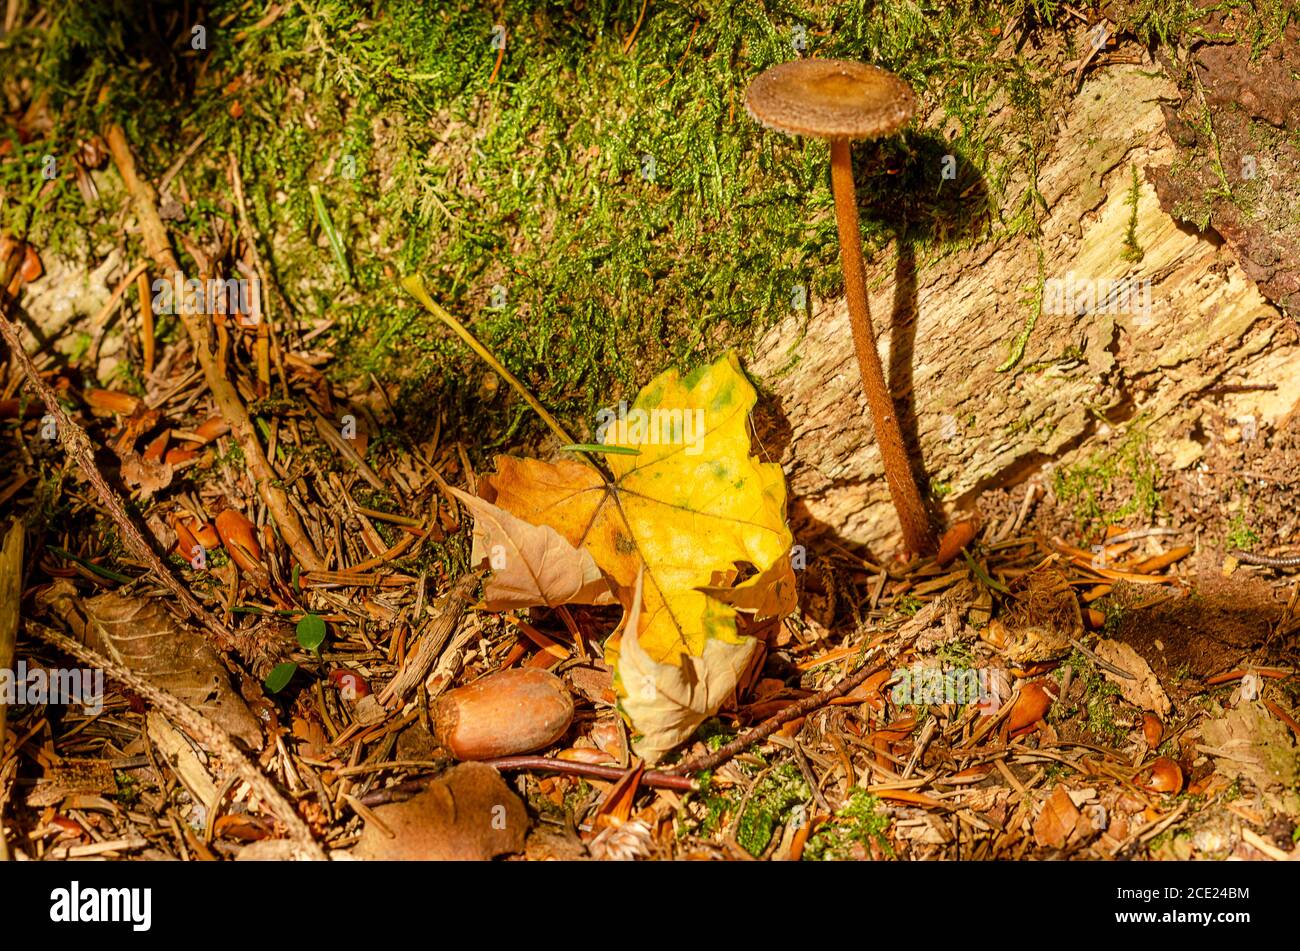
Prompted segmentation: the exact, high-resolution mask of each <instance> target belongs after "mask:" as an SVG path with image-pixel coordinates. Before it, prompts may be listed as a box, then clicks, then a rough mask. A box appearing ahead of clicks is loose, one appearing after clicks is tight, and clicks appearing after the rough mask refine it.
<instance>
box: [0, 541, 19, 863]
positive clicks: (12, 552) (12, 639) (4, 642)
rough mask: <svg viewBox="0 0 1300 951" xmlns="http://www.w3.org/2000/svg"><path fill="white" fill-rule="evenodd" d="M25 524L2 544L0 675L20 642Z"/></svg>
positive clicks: (0, 744) (2, 800) (0, 713)
mask: <svg viewBox="0 0 1300 951" xmlns="http://www.w3.org/2000/svg"><path fill="white" fill-rule="evenodd" d="M23 531H24V529H23V523H22V522H19V521H15V522H13V523H12V524H11V525H10V526H9V530H8V531H7V532H5V535H4V541H3V542H0V671H5V670H9V669H11V668H12V667H13V664H14V649H15V646H16V642H17V639H18V602H19V600H21V597H22V589H23ZM7 713H8V708H7V707H6V706H5V703H4V699H3V698H0V762H3V761H4V752H5V749H6V745H5V738H6V736H7V734H6V732H5V720H6V716H7ZM6 788H7V787H6V786H5V785H4V778H3V777H0V862H7V861H9V842H8V840H7V839H6V838H5V826H4V811H5V804H6V800H7V799H8V796H6V795H5V789H6Z"/></svg>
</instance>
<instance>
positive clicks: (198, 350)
mask: <svg viewBox="0 0 1300 951" xmlns="http://www.w3.org/2000/svg"><path fill="white" fill-rule="evenodd" d="M105 138H106V139H107V141H108V149H109V152H110V153H112V156H113V163H114V164H115V165H116V166H117V171H118V174H119V175H121V176H122V182H123V183H124V184H125V185H126V190H127V193H128V194H129V195H130V196H131V200H132V202H133V203H134V205H135V213H136V219H137V220H138V222H139V225H140V234H141V236H142V238H143V239H144V246H145V249H146V250H147V251H148V252H149V256H150V257H151V258H153V260H154V261H155V263H157V265H158V266H159V267H160V268H161V269H162V270H163V272H164V275H165V278H167V279H171V278H173V277H174V276H175V275H178V274H179V273H180V270H181V268H180V264H179V263H178V262H177V260H176V255H175V253H174V252H173V251H172V248H171V243H170V242H169V241H168V239H167V229H166V227H165V226H164V225H163V222H162V217H161V216H160V215H159V214H158V208H157V203H156V201H155V192H154V189H153V186H152V185H150V184H149V183H148V182H147V181H145V180H144V179H143V178H141V177H140V175H139V172H138V171H137V170H136V166H135V156H134V155H132V153H131V146H130V145H129V144H128V143H127V141H126V133H125V132H123V131H122V127H121V126H119V125H112V126H109V128H108V132H107V135H106V136H105ZM178 310H179V311H180V318H181V322H182V323H184V325H185V330H186V332H187V333H188V334H189V338H190V343H191V345H192V346H193V347H194V353H195V356H196V357H197V358H198V361H199V366H200V367H202V369H203V377H204V380H205V382H206V383H207V385H208V390H209V391H210V392H211V393H212V400H213V402H214V403H215V404H216V406H217V410H218V411H219V412H220V413H221V415H222V416H223V417H224V418H225V420H226V423H227V424H228V425H229V426H230V434H231V435H232V436H233V437H234V438H235V440H236V441H237V442H238V443H239V447H240V449H241V450H243V453H244V459H245V461H246V463H247V464H248V471H249V474H250V475H251V476H252V478H253V481H254V483H255V484H256V485H257V492H258V495H260V496H261V498H262V501H263V503H265V505H266V509H267V511H268V512H269V513H270V514H271V518H272V519H274V520H275V524H276V525H277V526H278V527H279V529H280V534H281V535H283V536H284V541H285V544H286V545H288V546H289V550H290V551H292V552H293V556H294V558H296V559H297V560H298V563H299V564H300V565H302V567H303V568H305V569H306V570H308V571H323V570H325V569H326V568H327V565H326V564H325V563H324V562H323V561H322V560H321V558H320V556H319V555H318V554H317V553H316V549H315V547H314V546H313V545H312V542H311V539H310V538H309V537H308V536H307V533H306V531H305V530H304V529H303V527H302V522H301V521H300V520H299V518H298V513H297V512H296V511H294V509H293V506H291V505H290V504H289V496H288V494H287V493H286V492H285V491H284V489H282V488H280V485H279V482H280V479H279V477H278V476H277V475H276V472H275V470H274V469H273V468H272V467H271V463H270V462H269V461H268V460H267V458H266V452H265V450H263V449H262V444H261V442H260V441H259V440H258V438H257V431H256V429H254V428H253V421H252V419H251V418H250V417H249V415H248V409H247V407H245V406H244V401H243V400H242V399H240V397H239V393H238V391H237V390H236V389H235V387H234V385H233V384H231V382H230V380H229V379H227V378H226V375H225V373H224V372H223V371H222V368H221V366H220V362H219V359H218V355H217V354H216V353H214V352H213V351H212V350H210V349H209V347H208V340H209V336H210V331H211V329H212V328H211V327H210V326H208V325H205V324H204V322H203V319H202V315H200V314H195V313H189V312H188V308H185V307H179V308H178Z"/></svg>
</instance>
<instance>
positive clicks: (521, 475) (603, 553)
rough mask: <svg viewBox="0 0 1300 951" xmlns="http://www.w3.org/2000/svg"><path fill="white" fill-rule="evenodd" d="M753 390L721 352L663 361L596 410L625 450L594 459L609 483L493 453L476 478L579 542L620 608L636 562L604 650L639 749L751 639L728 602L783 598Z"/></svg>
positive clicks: (587, 471)
mask: <svg viewBox="0 0 1300 951" xmlns="http://www.w3.org/2000/svg"><path fill="white" fill-rule="evenodd" d="M755 399H756V394H755V392H754V388H753V386H752V385H751V384H750V383H749V381H748V380H747V379H746V378H745V376H744V374H743V372H742V371H741V369H740V364H739V361H738V360H737V359H736V357H735V356H734V355H728V356H726V357H723V358H722V359H720V360H718V361H717V362H716V363H714V364H712V365H711V366H707V367H703V368H701V369H700V370H698V371H696V372H694V373H692V374H690V375H688V376H686V377H681V376H679V374H678V373H677V372H676V371H669V372H667V373H664V374H661V375H660V376H658V377H657V378H655V379H654V380H653V381H652V382H651V383H650V384H649V385H647V386H646V387H645V389H643V390H642V391H641V393H640V394H639V395H638V396H637V399H636V401H635V402H634V403H633V404H632V406H631V407H630V408H629V407H626V406H622V407H620V408H619V410H618V411H603V414H604V420H603V423H602V429H603V430H604V432H603V434H602V435H603V437H604V438H603V440H602V441H603V442H604V444H605V445H607V446H612V447H622V448H625V449H631V450H636V453H637V454H635V455H631V454H627V455H625V454H612V455H609V456H607V462H608V466H609V470H610V475H611V477H612V478H611V479H609V480H607V479H606V477H605V476H604V475H603V474H602V473H601V472H599V471H598V470H597V469H596V468H595V467H593V466H591V465H588V464H585V463H581V462H577V461H563V462H558V463H547V462H540V461H538V460H535V459H518V458H513V457H509V456H502V457H499V458H498V460H497V463H498V471H497V474H496V475H495V476H492V477H489V478H488V479H486V480H485V483H486V485H485V492H484V494H485V496H486V497H488V498H491V499H492V501H494V502H495V504H496V505H497V506H499V507H500V508H503V509H505V510H506V511H508V512H510V513H512V514H513V515H515V516H516V517H518V518H520V519H523V520H524V521H526V522H530V523H532V524H534V525H547V526H550V527H551V528H553V529H555V531H557V532H558V533H559V534H560V535H561V536H562V537H563V538H564V539H565V540H566V541H568V542H569V544H571V545H573V546H574V547H575V548H582V549H584V550H586V551H587V552H589V553H590V554H591V556H592V558H593V559H594V561H595V563H596V564H597V566H599V568H600V569H601V571H603V572H604V573H605V574H606V576H607V577H609V578H610V580H611V581H612V583H613V586H614V590H615V592H616V594H617V595H618V597H619V600H620V601H621V603H622V604H623V606H624V608H625V609H627V610H629V611H630V610H632V606H633V592H634V589H635V588H636V586H637V579H638V576H639V575H640V574H641V572H642V567H643V566H644V581H643V592H642V596H641V598H640V605H639V607H640V611H639V613H638V616H637V617H636V619H635V624H634V625H633V626H632V627H631V630H634V631H636V632H637V634H636V638H637V648H636V649H635V650H634V651H633V654H634V658H635V659H634V660H629V661H627V662H626V664H623V663H621V660H620V656H619V654H620V651H619V645H618V638H617V637H615V638H611V639H610V642H609V643H608V644H607V645H606V651H607V657H608V659H609V660H610V662H611V664H613V665H614V667H615V670H616V672H618V673H619V674H620V675H622V674H625V673H631V668H632V667H635V678H636V680H637V683H635V684H632V683H629V678H627V677H623V676H620V678H619V681H620V684H619V685H620V696H621V700H622V705H623V709H624V711H625V712H626V713H627V714H628V715H629V716H630V718H631V720H632V724H633V726H634V727H635V728H636V730H637V731H638V733H639V734H641V736H640V738H639V742H638V743H637V751H638V753H640V754H641V755H643V756H646V757H647V758H651V759H657V758H658V756H660V755H662V753H663V752H666V751H667V750H668V749H671V748H672V747H673V746H674V745H676V744H677V743H680V742H681V741H682V740H684V739H686V738H687V737H688V736H689V735H690V733H691V732H693V730H694V729H695V727H696V726H698V725H699V723H700V722H702V721H703V720H704V719H705V718H706V717H707V716H710V715H711V714H713V713H715V712H716V711H717V709H718V707H719V706H720V705H721V703H722V702H723V701H724V700H725V699H726V696H727V694H729V693H730V692H731V690H732V689H734V687H735V684H736V681H737V679H738V677H739V676H740V673H741V672H742V671H743V669H744V661H745V660H747V658H748V656H749V654H750V653H751V651H752V649H753V647H754V643H753V641H752V639H750V638H747V637H745V636H743V635H741V634H740V633H738V631H737V628H736V614H737V611H746V612H749V613H752V614H754V615H755V616H756V617H760V618H761V617H772V616H778V615H782V614H785V613H788V612H789V611H791V610H792V609H793V608H794V604H795V585H794V573H793V571H792V569H791V565H790V548H791V544H792V541H793V539H792V537H791V534H790V529H789V527H788V526H787V525H786V522H785V501H786V489H785V479H784V477H783V475H782V473H781V468H780V466H779V465H777V464H776V463H770V462H760V461H759V460H758V459H757V458H756V457H754V456H751V455H750V441H749V431H748V425H749V411H750V409H751V408H752V407H753V405H754V402H755ZM742 575H747V576H746V577H744V579H743V580H739V579H741V577H742ZM624 653H626V652H624ZM624 666H627V667H628V668H629V669H628V670H626V671H625V670H624V669H623V667H624ZM684 684H687V685H689V689H687V687H685V686H683V685H684Z"/></svg>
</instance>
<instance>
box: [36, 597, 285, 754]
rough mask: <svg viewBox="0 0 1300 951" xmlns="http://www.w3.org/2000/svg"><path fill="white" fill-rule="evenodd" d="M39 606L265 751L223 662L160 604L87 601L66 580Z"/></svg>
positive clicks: (128, 599)
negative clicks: (228, 677) (45, 608)
mask: <svg viewBox="0 0 1300 951" xmlns="http://www.w3.org/2000/svg"><path fill="white" fill-rule="evenodd" d="M40 602H41V603H42V604H44V605H46V606H48V607H49V608H51V609H53V611H54V612H55V613H56V614H58V615H59V617H61V618H63V620H64V621H65V622H66V623H67V624H68V626H69V627H70V628H71V629H72V635H73V636H74V637H75V638H77V640H79V641H81V642H82V643H83V644H85V645H86V646H87V647H89V648H91V649H92V650H96V651H98V652H99V653H101V654H104V655H106V656H108V657H110V658H112V659H113V660H115V661H116V662H117V663H119V664H121V665H122V666H123V667H126V668H127V669H129V670H132V671H134V672H135V673H137V674H140V675H141V676H143V677H147V678H148V679H149V680H151V681H153V682H154V683H155V684H157V685H158V686H159V687H161V688H162V689H163V690H166V691H168V692H169V693H172V694H175V695H176V696H177V697H179V698H180V699H181V700H184V701H185V702H186V703H188V704H189V705H190V706H191V707H193V708H194V709H195V710H197V711H198V712H199V713H201V714H202V715H203V716H205V717H207V718H208V719H209V720H211V721H212V722H213V723H215V724H216V725H217V726H219V727H221V728H222V729H223V730H225V731H226V732H227V733H229V734H230V735H231V736H233V737H235V738H236V739H239V740H242V741H243V742H244V744H245V745H247V746H248V747H250V748H252V749H261V748H262V730H261V726H260V725H259V723H258V721H257V718H256V717H254V716H253V714H252V712H251V711H250V710H249V709H248V706H247V705H246V704H245V703H244V700H243V698H242V697H240V696H239V694H238V693H236V692H235V690H234V689H233V688H232V687H231V686H230V681H229V680H228V679H227V677H226V669H225V667H224V666H223V665H222V663H221V660H220V658H218V657H217V655H216V653H215V652H214V651H213V650H212V648H211V647H209V646H208V643H207V641H205V640H204V639H203V636H202V635H201V634H200V633H199V632H198V631H196V630H194V629H192V628H189V627H186V626H184V625H182V624H181V623H180V622H178V621H177V620H176V619H175V618H174V617H172V616H171V614H169V613H168V612H167V610H166V608H164V607H163V605H162V603H161V602H159V601H157V600H154V599H149V598H135V597H130V596H127V595H121V594H118V593H116V592H109V593H107V594H101V595H98V596H97V597H94V598H86V599H83V598H81V597H80V596H79V595H78V594H77V590H76V588H74V587H73V585H72V584H71V583H70V582H68V581H64V580H58V581H56V582H55V583H54V584H52V585H51V586H50V587H49V588H47V589H46V590H45V591H44V592H43V593H42V594H41V596H40Z"/></svg>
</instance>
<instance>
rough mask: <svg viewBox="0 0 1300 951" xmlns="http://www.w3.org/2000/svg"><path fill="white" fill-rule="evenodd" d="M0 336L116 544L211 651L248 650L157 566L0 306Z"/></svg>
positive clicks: (87, 443) (80, 431)
mask: <svg viewBox="0 0 1300 951" xmlns="http://www.w3.org/2000/svg"><path fill="white" fill-rule="evenodd" d="M0 336H3V337H4V339H5V341H6V342H7V343H8V344H9V349H10V351H11V352H12V353H13V357H14V359H15V360H16V361H17V362H18V365H19V366H20V367H22V370H23V373H24V374H26V376H27V382H28V383H29V384H30V385H31V387H32V389H34V390H35V391H36V394H37V395H38V396H39V397H40V398H41V402H43V403H44V404H45V408H46V409H47V410H48V411H49V413H50V415H51V416H53V417H54V421H55V425H56V426H57V427H58V432H59V434H60V436H61V437H62V439H63V447H64V448H65V449H66V450H67V452H68V455H70V456H71V457H72V460H73V461H74V462H75V463H76V464H77V468H79V469H80V470H81V472H82V474H83V475H84V476H85V477H86V479H87V481H89V482H90V484H91V486H92V487H93V488H94V489H95V494H96V495H98V496H99V500H100V502H101V503H102V504H103V506H104V508H105V509H106V510H107V511H108V515H109V517H110V518H111V519H112V520H113V523H114V524H115V525H117V527H118V530H119V531H120V532H121V533H122V541H123V542H124V543H125V544H126V547H127V548H128V549H129V550H130V551H131V553H132V554H133V555H135V557H137V558H139V559H140V560H141V561H143V562H144V563H145V564H146V565H148V566H149V569H150V570H151V571H152V572H153V573H154V574H155V575H156V576H157V580H158V581H160V582H161V583H162V584H163V586H164V587H166V588H167V590H169V591H170V592H171V593H172V594H174V595H175V596H176V600H177V601H179V602H180V605H181V607H182V608H184V609H185V613H186V614H188V615H189V616H190V617H192V618H194V619H195V620H196V621H198V622H199V623H200V624H202V625H203V626H204V627H205V628H206V629H207V633H208V634H209V635H210V636H211V637H212V640H213V642H214V644H215V646H216V647H217V648H218V649H219V650H222V651H230V650H241V651H242V650H243V649H246V648H248V647H249V644H248V643H246V642H247V641H248V638H247V637H241V636H240V635H238V634H236V633H235V632H234V631H233V630H231V629H230V628H229V627H227V626H226V624H225V623H224V622H223V621H221V620H220V619H219V618H217V617H216V615H214V614H212V613H211V612H210V611H208V610H207V609H206V608H204V607H203V605H201V604H199V602H198V600H197V599H195V597H194V595H192V594H191V593H190V590H189V589H188V588H186V587H185V585H183V584H181V582H180V580H179V579H178V578H177V577H176V576H175V575H173V574H172V573H171V570H170V569H169V568H168V567H167V566H166V565H165V564H163V561H162V559H161V558H159V557H158V554H157V553H156V552H155V551H154V550H153V548H152V547H150V545H149V542H148V541H146V540H145V537H144V535H143V534H142V533H141V532H140V529H139V528H137V527H136V525H135V522H133V521H131V516H130V515H128V514H127V511H126V508H125V507H124V506H123V505H122V500H121V498H119V496H118V494H117V492H115V491H114V490H113V487H112V486H110V485H109V484H108V482H107V481H105V479H104V476H103V474H102V473H101V472H100V471H99V467H98V466H96V465H95V450H94V447H93V446H91V443H90V437H89V436H87V435H86V431H85V430H84V429H82V428H81V427H80V426H78V425H77V424H76V423H75V422H73V420H72V417H70V416H69V415H68V414H67V412H66V411H65V410H64V409H63V406H62V405H61V404H60V403H59V400H58V397H56V396H55V395H54V391H53V390H52V389H50V386H49V384H48V383H46V382H45V381H44V380H43V379H41V375H40V372H39V371H38V370H37V369H36V364H34V363H33V362H32V358H31V357H30V356H28V354H27V351H26V350H24V349H23V345H22V341H21V340H20V339H19V337H18V328H17V327H15V326H14V324H13V322H12V321H10V320H9V316H8V313H7V312H6V310H5V308H4V306H3V304H0Z"/></svg>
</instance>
